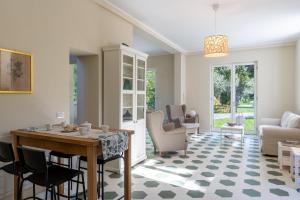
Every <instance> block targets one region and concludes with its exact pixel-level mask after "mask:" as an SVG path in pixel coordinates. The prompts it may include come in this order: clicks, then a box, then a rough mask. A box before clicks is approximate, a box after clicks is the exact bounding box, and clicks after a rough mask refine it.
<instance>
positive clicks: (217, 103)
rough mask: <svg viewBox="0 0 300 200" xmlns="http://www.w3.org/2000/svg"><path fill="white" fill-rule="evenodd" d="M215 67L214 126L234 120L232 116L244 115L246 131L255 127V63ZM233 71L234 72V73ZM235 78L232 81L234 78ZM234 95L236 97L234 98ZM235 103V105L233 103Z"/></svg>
mask: <svg viewBox="0 0 300 200" xmlns="http://www.w3.org/2000/svg"><path fill="white" fill-rule="evenodd" d="M234 67H235V70H231V67H229V66H222V67H215V68H214V71H213V80H214V82H213V84H214V122H213V123H214V128H220V127H221V126H222V125H223V124H225V123H226V122H234V121H235V119H233V117H232V116H235V117H236V116H243V117H244V118H245V121H244V126H245V130H246V131H253V130H254V129H255V118H254V117H255V106H254V94H255V93H254V91H255V79H254V69H255V68H254V65H235V66H234ZM232 73H234V74H233V75H232ZM233 77H235V80H234V81H232V78H233ZM233 96H234V98H235V99H232V98H233ZM232 104H233V105H232Z"/></svg>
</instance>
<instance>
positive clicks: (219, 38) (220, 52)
mask: <svg viewBox="0 0 300 200" xmlns="http://www.w3.org/2000/svg"><path fill="white" fill-rule="evenodd" d="M227 54H228V37H227V36H226V35H209V36H207V37H205V39H204V56H205V57H221V56H226V55H227Z"/></svg>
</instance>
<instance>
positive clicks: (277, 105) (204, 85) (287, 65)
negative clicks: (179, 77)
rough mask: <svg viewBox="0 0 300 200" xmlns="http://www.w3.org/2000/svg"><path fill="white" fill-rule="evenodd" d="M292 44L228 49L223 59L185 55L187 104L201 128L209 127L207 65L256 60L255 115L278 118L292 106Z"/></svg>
mask: <svg viewBox="0 0 300 200" xmlns="http://www.w3.org/2000/svg"><path fill="white" fill-rule="evenodd" d="M294 52H295V46H285V47H273V48H264V49H253V50H243V51H242V50H241V51H234V52H230V53H229V55H228V56H227V57H223V58H205V57H203V55H190V56H187V58H186V59H187V66H186V77H187V78H186V88H187V97H186V101H187V106H188V108H189V109H196V110H197V111H198V112H199V115H200V125H201V128H202V129H206V130H209V128H210V127H209V126H210V66H212V65H213V64H224V63H234V62H253V61H257V63H258V72H257V89H258V90H257V94H258V102H257V108H258V112H257V115H258V116H257V117H258V123H259V122H260V120H261V118H263V117H280V116H281V114H282V113H283V112H284V111H285V110H293V109H294V79H295V78H294V72H295V70H294V65H295V53H294Z"/></svg>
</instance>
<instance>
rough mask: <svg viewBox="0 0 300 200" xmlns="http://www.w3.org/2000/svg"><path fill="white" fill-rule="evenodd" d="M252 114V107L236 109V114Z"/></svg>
mask: <svg viewBox="0 0 300 200" xmlns="http://www.w3.org/2000/svg"><path fill="white" fill-rule="evenodd" d="M251 112H253V113H254V108H253V107H237V113H251Z"/></svg>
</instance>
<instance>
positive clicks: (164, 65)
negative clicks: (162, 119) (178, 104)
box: [148, 55, 174, 112]
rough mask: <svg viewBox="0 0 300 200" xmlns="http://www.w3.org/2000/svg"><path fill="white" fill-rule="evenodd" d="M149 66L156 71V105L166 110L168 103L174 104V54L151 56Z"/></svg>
mask: <svg viewBox="0 0 300 200" xmlns="http://www.w3.org/2000/svg"><path fill="white" fill-rule="evenodd" d="M148 68H149V69H153V70H155V71H156V106H157V109H159V110H163V111H164V112H165V111H166V105H168V104H174V56H173V55H162V56H150V57H149V58H148Z"/></svg>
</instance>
